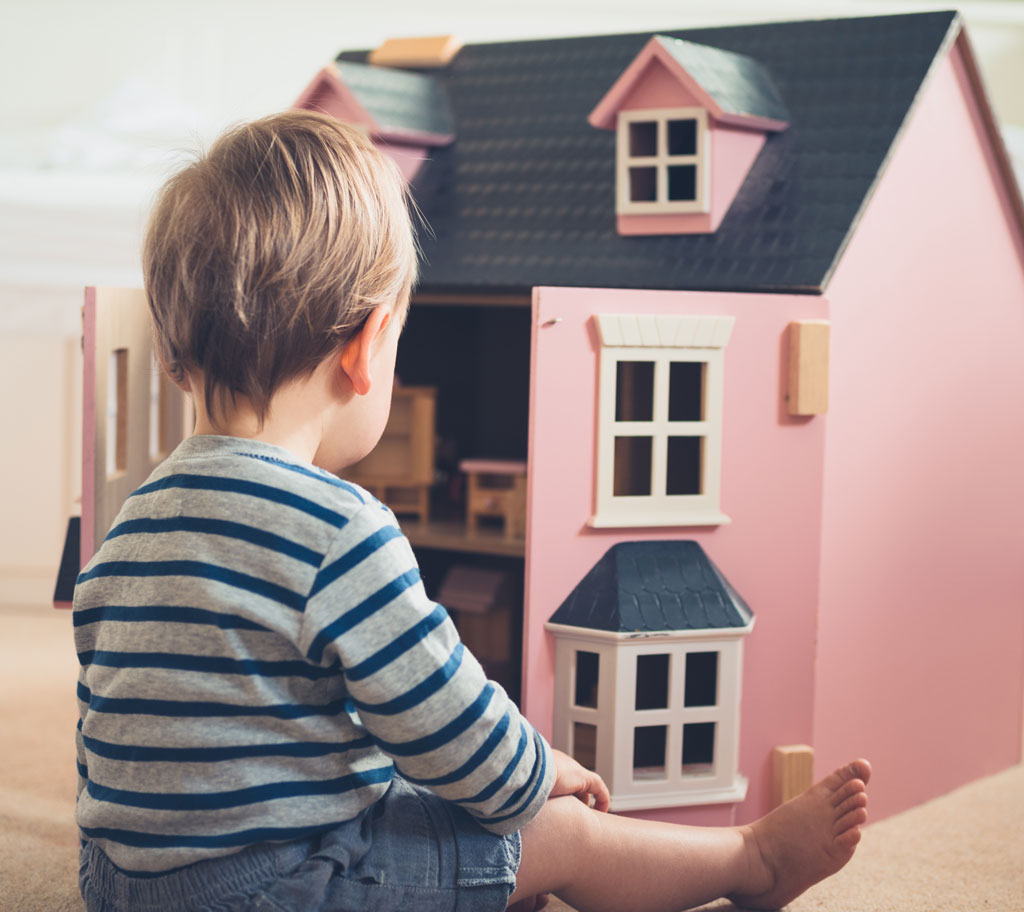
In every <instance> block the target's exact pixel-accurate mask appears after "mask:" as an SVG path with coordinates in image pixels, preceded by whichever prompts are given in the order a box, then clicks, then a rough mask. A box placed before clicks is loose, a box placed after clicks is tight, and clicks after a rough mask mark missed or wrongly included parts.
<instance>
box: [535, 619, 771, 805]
mask: <svg viewBox="0 0 1024 912" xmlns="http://www.w3.org/2000/svg"><path fill="white" fill-rule="evenodd" d="M545 626H546V627H547V629H548V630H549V631H551V632H552V633H554V634H555V639H556V662H555V714H554V729H553V734H554V742H553V743H554V746H555V747H557V748H559V749H560V750H564V751H566V752H567V753H568V754H569V755H570V756H573V754H574V751H575V745H574V743H573V735H574V731H575V723H577V722H582V723H584V724H587V725H593V726H594V727H595V728H596V729H597V743H596V751H595V755H596V761H597V762H596V768H597V771H598V772H599V773H600V774H601V775H602V776H603V777H604V779H605V781H606V782H607V783H608V787H609V789H610V791H611V794H612V808H611V809H612V810H613V811H633V810H642V809H644V808H657V807H679V806H692V805H709V804H731V803H737V802H740V801H743V799H744V798H745V797H746V794H747V787H748V780H747V779H746V777H745V776H743V775H742V774H741V773H740V772H739V734H740V731H739V730H740V693H741V690H742V670H743V639H744V637H745V636H746V635H747V634H749V633H750V631H751V630H752V629H753V626H754V621H753V619H750V621H749V622H748V623H747V625H746V626H744V627H740V628H731V629H729V630H728V631H726V630H701V631H688V632H686V633H661V634H657V633H656V634H649V635H645V636H640V637H637V635H636V634H622V633H612V632H610V631H597V630H584V629H581V628H575V627H568V626H565V625H561V624H552V623H550V622H549V623H548V624H547V625H545ZM579 651H584V652H594V653H597V654H598V656H599V657H600V658H599V663H600V665H599V677H598V696H597V706H596V707H594V708H591V707H582V706H577V705H575V702H574V700H573V696H574V692H575V686H576V684H575V669H576V653H577V652H579ZM694 652H715V653H717V654H718V681H717V687H716V694H715V696H716V701H715V705H714V706H689V707H688V706H686V705H685V680H686V665H685V662H686V656H687V655H689V654H690V653H694ZM640 655H668V656H669V705H668V707H666V708H665V709H640V710H638V709H636V686H637V682H636V669H637V658H638V657H639V656H640ZM701 722H714V723H715V746H714V756H713V762H712V764H711V768H710V769H709V770H707V771H701V772H698V773H692V772H684V770H683V764H682V759H683V726H684V725H687V724H691V723H701ZM646 725H663V726H666V727H667V733H666V735H667V737H666V756H665V775H664V776H663V777H662V776H659V777H650V778H649V777H646V776H640V777H638V776H636V775H635V773H634V768H633V759H634V758H633V732H634V730H635V729H636V727H637V726H646Z"/></svg>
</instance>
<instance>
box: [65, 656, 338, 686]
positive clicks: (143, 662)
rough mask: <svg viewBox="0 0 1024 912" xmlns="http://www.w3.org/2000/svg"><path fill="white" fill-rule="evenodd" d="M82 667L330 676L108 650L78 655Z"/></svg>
mask: <svg viewBox="0 0 1024 912" xmlns="http://www.w3.org/2000/svg"><path fill="white" fill-rule="evenodd" d="M78 661H79V662H80V663H81V664H82V665H83V666H84V665H102V666H104V667H105V668H171V669H177V670H179V671H192V672H199V673H209V674H222V675H250V676H252V675H259V676H261V677H267V678H287V677H294V678H308V679H309V680H311V681H315V680H320V679H322V678H328V677H333V676H334V675H335V674H337V672H336V671H335V670H334V669H329V668H321V667H320V666H319V665H310V664H309V663H308V662H300V661H260V660H258V659H229V658H225V657H223V656H204V655H189V654H184V653H173V652H114V651H112V650H109V649H90V650H86V651H84V652H80V653H78Z"/></svg>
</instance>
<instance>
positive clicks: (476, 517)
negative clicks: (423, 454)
mask: <svg viewBox="0 0 1024 912" xmlns="http://www.w3.org/2000/svg"><path fill="white" fill-rule="evenodd" d="M459 469H460V470H461V471H463V472H465V473H466V476H467V479H468V485H467V490H466V524H467V525H468V526H469V528H470V529H471V530H473V529H477V528H479V524H480V519H481V518H495V517H497V518H500V519H501V520H502V521H503V523H504V526H505V534H506V535H508V536H510V537H512V538H524V537H525V536H526V463H525V462H515V461H513V460H503V459H464V460H463V461H462V462H460V463H459Z"/></svg>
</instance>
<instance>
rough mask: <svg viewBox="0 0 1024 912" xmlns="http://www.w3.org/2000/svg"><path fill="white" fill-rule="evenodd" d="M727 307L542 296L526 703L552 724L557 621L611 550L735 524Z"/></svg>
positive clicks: (673, 296)
mask: <svg viewBox="0 0 1024 912" xmlns="http://www.w3.org/2000/svg"><path fill="white" fill-rule="evenodd" d="M721 298H723V296H716V295H704V294H694V293H689V292H667V291H635V290H634V291H623V290H613V289H586V288H536V289H534V295H533V339H532V376H531V393H530V441H529V465H530V478H529V492H528V516H529V520H528V522H529V528H528V536H527V555H526V608H525V615H524V650H523V651H524V687H523V694H524V699H523V702H524V704H525V706H524V708H525V709H526V712H527V713H528V714H529V715H530V716H531V718H534V719H538V720H550V718H551V706H550V697H549V695H550V693H551V677H552V673H553V672H552V662H553V660H552V655H551V647H550V643H549V641H548V638H547V636H546V634H545V631H544V623H545V622H546V621H547V620H548V619H549V618H550V616H551V614H552V613H553V612H554V610H555V609H556V608H557V607H558V606H559V604H560V603H561V602H562V600H563V599H564V598H565V597H566V596H567V595H568V594H569V592H570V591H571V590H572V589H573V587H574V586H575V585H576V584H577V583H578V582H579V581H580V580H581V579H582V578H583V577H584V576H585V575H586V574H587V573H588V571H589V570H590V569H591V567H592V566H593V565H594V564H595V563H596V562H597V560H598V559H599V558H600V557H601V554H603V553H604V552H605V551H606V550H607V549H608V548H609V547H611V546H612V545H614V544H617V543H619V542H624V541H632V540H636V539H639V538H685V537H687V530H688V529H690V528H692V527H700V528H705V529H706V528H712V527H716V526H719V525H724V524H726V523H728V522H729V517H728V516H726V515H725V514H724V513H723V512H722V510H721V506H720V503H719V498H720V489H721V484H720V474H721V448H722V441H721V438H722V403H723V376H724V355H725V349H726V346H727V344H728V342H729V338H730V336H731V333H732V329H733V324H734V317H733V316H732V315H731V314H730V313H728V312H727V311H726V310H725V309H724V308H725V307H727V306H728V305H727V303H726V302H723V301H722V300H720V299H721Z"/></svg>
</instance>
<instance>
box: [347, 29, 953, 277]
mask: <svg viewBox="0 0 1024 912" xmlns="http://www.w3.org/2000/svg"><path fill="white" fill-rule="evenodd" d="M959 27H960V20H959V18H958V17H957V15H956V14H955V13H953V12H939V13H920V14H912V15H903V16H882V17H869V18H862V19H845V20H822V21H813V22H784V23H771V24H765V25H743V26H732V27H728V28H709V29H692V30H684V31H662V30H659V31H658V32H657V34H662V35H667V36H669V37H677V38H683V39H685V40H687V41H692V42H696V43H698V44H702V45H709V46H711V47H714V48H719V49H721V50H724V51H731V52H733V53H737V54H743V55H745V56H746V57H750V58H752V59H753V60H756V61H757V62H758V63H759V64H760V65H761V66H762V67H764V68H765V70H767V72H768V73H770V74H771V77H772V79H773V80H774V82H775V85H776V86H777V87H778V91H779V94H780V96H781V98H782V99H784V101H785V104H786V108H787V109H788V112H789V117H788V118H787V119H788V120H789V123H790V126H789V129H787V130H785V131H783V132H781V133H773V134H769V136H768V139H767V142H766V144H765V147H764V149H763V150H762V152H761V154H760V156H759V157H758V159H757V161H756V162H755V163H754V166H753V168H752V170H751V172H750V174H749V175H748V176H747V179H746V182H745V183H744V185H743V187H742V188H741V189H740V191H739V194H738V195H737V197H736V199H735V201H734V202H733V205H732V208H731V209H730V210H729V212H728V214H727V215H726V217H725V220H724V221H723V222H722V225H721V226H720V228H719V230H718V231H717V232H716V233H715V234H713V235H683V236H656V237H620V236H619V235H618V234H617V233H616V231H615V214H614V172H615V135H614V133H613V132H610V131H607V130H598V129H595V128H594V127H591V126H590V125H589V124H588V123H587V115H588V114H589V113H590V112H591V111H592V110H593V109H594V107H595V106H596V105H597V103H598V101H600V99H601V98H602V97H603V96H604V94H605V93H606V92H607V91H608V89H609V88H610V87H611V86H612V84H613V83H614V82H615V80H616V79H618V77H619V76H620V75H621V74H622V72H623V70H625V68H626V67H627V66H628V65H629V64H630V62H631V61H632V60H633V58H634V57H636V55H637V54H638V53H639V52H640V50H641V49H642V48H643V46H644V44H645V43H646V42H647V41H648V40H650V38H651V37H652V33H651V32H645V33H642V34H636V35H611V36H600V37H581V38H565V39H556V40H545V41H519V42H503V43H496V44H478V45H467V46H465V47H464V48H463V49H462V50H461V51H460V52H459V54H458V56H456V58H455V59H454V61H453V62H452V63H451V64H450V65H449V66H448V67H447V68H446V69H444V70H439V71H434V72H435V74H436V78H437V79H439V80H441V81H443V82H444V84H445V85H446V87H447V89H448V94H449V97H450V99H451V103H452V110H453V112H454V118H455V125H456V133H457V135H458V139H457V140H456V141H455V143H453V144H452V145H451V146H448V147H447V148H444V149H438V150H435V152H434V153H433V154H432V159H433V160H432V161H431V162H430V163H428V165H427V166H426V167H425V168H424V169H423V170H422V171H421V173H420V175H419V176H418V177H417V186H416V194H417V199H418V201H419V203H420V206H421V208H422V209H423V211H424V213H425V215H426V217H427V219H428V221H429V223H430V225H431V227H432V229H433V233H434V236H433V237H429V236H424V237H423V238H422V244H423V249H424V253H425V256H426V264H425V266H424V269H423V274H422V282H421V286H420V287H421V289H422V290H423V291H460V290H461V291H475V292H494V293H498V292H507V291H523V290H526V289H528V288H530V287H532V286H535V285H567V286H586V287H592V286H597V287H611V288H614V287H627V288H664V289H692V290H702V289H703V290H716V291H728V290H736V291H774V292H807V293H820V292H822V291H823V290H824V288H825V286H826V284H827V282H828V279H829V277H830V275H831V273H832V271H833V269H834V268H835V266H836V264H837V262H838V259H839V257H840V255H841V253H842V251H843V249H844V247H845V245H846V243H847V240H848V238H849V237H850V235H851V233H852V231H853V229H854V227H855V225H856V223H857V220H858V218H859V217H860V213H861V212H862V210H863V208H864V206H865V204H866V202H867V200H868V199H869V198H870V195H871V192H872V190H873V187H874V185H875V182H876V180H877V179H878V177H879V175H880V173H881V171H882V169H883V167H884V165H885V162H886V159H887V156H888V155H889V153H890V150H891V149H892V147H893V143H894V142H895V140H896V138H897V136H898V134H899V132H900V129H901V127H902V126H903V123H904V121H905V120H906V118H907V114H908V111H909V110H910V108H911V105H912V104H913V102H914V99H915V98H916V96H917V94H918V92H919V91H920V89H921V87H922V84H923V83H924V80H925V78H926V76H927V74H928V72H929V69H930V67H931V66H932V63H933V61H934V60H935V59H936V57H937V56H938V55H939V54H940V53H941V52H942V51H943V50H944V49H945V48H946V47H947V46H948V43H949V42H950V41H951V40H952V39H953V37H955V35H956V33H957V31H958V30H959ZM339 59H344V60H362V59H365V53H346V54H343V55H341V56H340V57H339Z"/></svg>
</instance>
